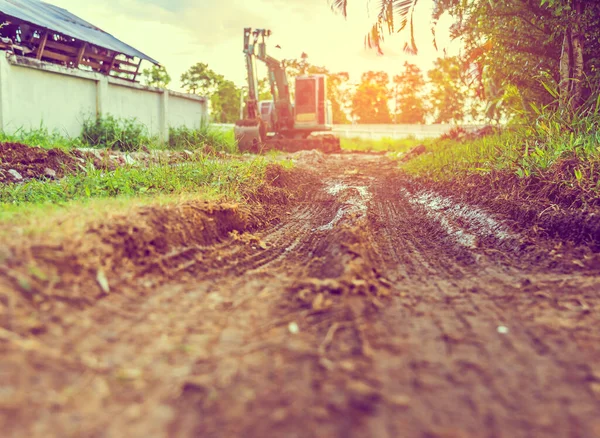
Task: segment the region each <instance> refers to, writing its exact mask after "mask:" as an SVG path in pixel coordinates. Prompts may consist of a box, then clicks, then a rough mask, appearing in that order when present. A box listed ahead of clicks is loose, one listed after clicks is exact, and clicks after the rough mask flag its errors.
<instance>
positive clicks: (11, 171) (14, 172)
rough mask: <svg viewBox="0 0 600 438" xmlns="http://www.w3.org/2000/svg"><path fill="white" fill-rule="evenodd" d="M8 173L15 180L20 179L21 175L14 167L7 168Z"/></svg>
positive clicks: (21, 178)
mask: <svg viewBox="0 0 600 438" xmlns="http://www.w3.org/2000/svg"><path fill="white" fill-rule="evenodd" d="M8 173H9V174H10V175H11V176H12V177H13V178H14V179H15V180H17V181H22V180H23V176H22V175H21V174H20V173H19V172H17V171H16V170H15V169H8Z"/></svg>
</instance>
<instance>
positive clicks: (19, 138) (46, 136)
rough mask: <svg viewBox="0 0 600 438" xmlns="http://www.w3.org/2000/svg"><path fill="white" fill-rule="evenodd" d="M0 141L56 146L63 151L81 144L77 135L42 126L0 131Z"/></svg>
mask: <svg viewBox="0 0 600 438" xmlns="http://www.w3.org/2000/svg"><path fill="white" fill-rule="evenodd" d="M0 143H21V144H25V145H27V146H33V147H37V146H39V147H42V148H44V149H54V148H56V149H62V150H64V151H69V150H71V149H73V148H79V147H82V146H83V143H82V141H81V139H80V138H79V137H75V138H70V137H67V136H64V135H62V134H61V133H60V132H58V131H53V132H50V131H48V129H47V128H45V127H43V126H40V127H39V128H37V129H30V130H26V129H23V128H19V129H18V130H17V131H15V133H14V134H7V133H5V132H3V131H0Z"/></svg>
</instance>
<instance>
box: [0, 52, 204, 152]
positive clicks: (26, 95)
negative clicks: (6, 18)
mask: <svg viewBox="0 0 600 438" xmlns="http://www.w3.org/2000/svg"><path fill="white" fill-rule="evenodd" d="M6 55H7V54H5V53H4V52H0V131H4V132H7V133H15V132H16V131H18V130H20V129H25V130H29V129H36V128H39V127H40V126H43V127H44V128H46V129H48V130H50V131H58V132H59V133H61V134H62V135H65V136H70V137H77V136H79V135H80V134H81V130H82V127H83V122H84V120H86V119H87V118H90V117H91V118H94V117H100V116H101V115H112V116H115V117H117V118H126V119H131V118H135V119H137V121H138V122H139V123H140V124H143V125H144V126H146V128H147V129H148V133H149V134H150V135H151V136H158V137H160V138H161V139H162V140H164V141H168V139H169V127H186V128H190V129H195V128H198V127H200V125H201V124H202V123H203V121H205V120H208V104H207V100H206V99H205V98H203V97H199V96H194V95H189V94H184V93H177V92H174V91H168V90H162V89H159V88H152V87H146V86H142V85H139V84H136V83H132V82H128V81H125V80H122V79H118V78H112V77H110V78H109V77H107V76H105V75H101V74H99V73H94V72H87V71H82V70H78V69H68V68H64V67H61V66H58V65H55V64H50V63H46V62H41V61H37V60H35V59H31V58H24V57H20V56H15V55H8V56H6Z"/></svg>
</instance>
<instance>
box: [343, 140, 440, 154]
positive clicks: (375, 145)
mask: <svg viewBox="0 0 600 438" xmlns="http://www.w3.org/2000/svg"><path fill="white" fill-rule="evenodd" d="M429 141H430V140H418V139H416V138H415V137H408V138H405V139H392V138H382V139H380V140H371V139H364V138H359V137H354V138H342V139H341V140H340V142H341V146H342V149H346V150H350V151H361V152H407V151H409V150H411V149H412V148H414V147H415V146H418V145H420V144H423V143H427V142H429Z"/></svg>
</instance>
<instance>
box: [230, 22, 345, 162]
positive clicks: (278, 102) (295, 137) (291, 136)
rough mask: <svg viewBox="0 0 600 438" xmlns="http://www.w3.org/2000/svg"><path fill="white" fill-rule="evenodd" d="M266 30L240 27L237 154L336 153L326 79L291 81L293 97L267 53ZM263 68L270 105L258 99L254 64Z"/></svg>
mask: <svg viewBox="0 0 600 438" xmlns="http://www.w3.org/2000/svg"><path fill="white" fill-rule="evenodd" d="M269 36H271V31H270V30H268V29H252V28H245V29H244V56H245V58H246V70H247V74H248V96H247V100H246V118H245V119H242V120H238V121H237V122H236V124H235V127H234V132H235V138H236V141H237V144H238V147H239V149H240V151H249V152H254V153H260V152H263V151H266V150H271V149H276V150H281V151H286V152H296V151H300V150H310V149H317V150H320V151H322V152H325V153H335V152H340V150H341V149H340V139H339V138H338V137H336V136H334V135H332V134H329V133H328V132H331V131H332V123H331V122H332V114H331V103H330V102H329V100H328V99H327V76H326V75H303V76H298V77H296V79H295V99H294V103H292V99H291V95H290V87H289V83H288V79H287V74H286V71H285V65H284V63H283V62H281V61H278V60H277V59H275V58H273V57H272V56H270V55H268V54H267V49H266V47H267V46H266V39H267V38H268V37H269ZM257 59H258V60H259V61H262V62H264V63H265V64H266V66H267V70H268V73H269V76H268V79H269V85H270V88H271V95H272V96H273V100H272V101H259V100H258V77H257V73H256V60H257Z"/></svg>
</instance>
